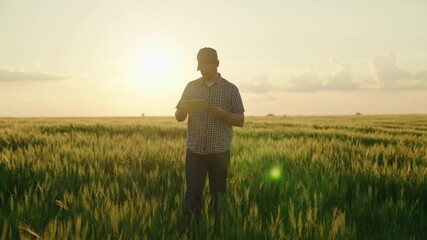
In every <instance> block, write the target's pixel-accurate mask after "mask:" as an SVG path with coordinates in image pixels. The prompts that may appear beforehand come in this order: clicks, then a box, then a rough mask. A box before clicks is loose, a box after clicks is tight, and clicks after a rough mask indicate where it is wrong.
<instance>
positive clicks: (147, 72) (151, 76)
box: [137, 46, 175, 90]
mask: <svg viewBox="0 0 427 240" xmlns="http://www.w3.org/2000/svg"><path fill="white" fill-rule="evenodd" d="M172 56H173V55H172V54H171V52H170V51H168V49H167V48H165V47H162V46H151V47H149V48H146V49H145V50H143V51H142V53H141V55H140V57H139V60H138V63H137V69H138V70H137V72H138V76H137V78H138V79H137V81H138V85H139V86H143V87H145V88H148V89H151V90H160V89H163V88H165V87H167V86H168V85H169V84H168V82H169V81H170V80H171V79H172V76H173V72H174V70H175V65H174V60H173V57H172Z"/></svg>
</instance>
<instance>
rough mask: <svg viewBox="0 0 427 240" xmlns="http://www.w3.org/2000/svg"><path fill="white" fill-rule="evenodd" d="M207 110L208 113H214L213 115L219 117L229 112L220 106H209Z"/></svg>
mask: <svg viewBox="0 0 427 240" xmlns="http://www.w3.org/2000/svg"><path fill="white" fill-rule="evenodd" d="M208 111H209V112H210V113H212V114H213V115H215V116H217V117H219V118H223V117H225V116H226V115H227V114H229V112H228V111H226V110H224V109H222V108H221V107H219V106H210V107H209V108H208Z"/></svg>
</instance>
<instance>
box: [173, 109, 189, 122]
mask: <svg viewBox="0 0 427 240" xmlns="http://www.w3.org/2000/svg"><path fill="white" fill-rule="evenodd" d="M187 115H188V111H187V110H186V109H183V108H178V109H177V110H176V111H175V118H176V120H177V121H178V122H183V121H185V119H186V118H187Z"/></svg>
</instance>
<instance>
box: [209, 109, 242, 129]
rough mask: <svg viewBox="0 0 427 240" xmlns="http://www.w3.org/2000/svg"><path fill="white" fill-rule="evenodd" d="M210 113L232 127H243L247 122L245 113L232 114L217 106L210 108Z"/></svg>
mask: <svg viewBox="0 0 427 240" xmlns="http://www.w3.org/2000/svg"><path fill="white" fill-rule="evenodd" d="M208 111H209V112H210V113H211V114H213V115H215V116H217V117H218V118H219V119H221V120H222V121H224V122H225V123H226V124H228V125H230V126H237V127H241V126H243V124H244V122H245V115H243V113H231V112H229V111H227V110H224V109H222V108H221V107H219V106H215V105H213V106H210V107H209V108H208Z"/></svg>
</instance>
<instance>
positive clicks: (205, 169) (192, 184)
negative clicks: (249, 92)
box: [175, 47, 245, 223]
mask: <svg viewBox="0 0 427 240" xmlns="http://www.w3.org/2000/svg"><path fill="white" fill-rule="evenodd" d="M197 61H198V65H197V70H198V71H200V72H201V74H202V77H201V78H199V79H196V80H194V81H191V82H189V83H188V84H187V86H186V87H185V89H184V92H183V94H182V97H181V101H180V102H179V103H178V105H177V106H176V109H177V110H176V112H175V118H176V120H177V121H178V122H182V121H184V120H185V119H186V118H187V115H188V123H187V128H188V129H187V152H186V157H185V181H186V192H185V199H184V207H183V213H184V215H185V218H186V221H187V223H189V221H190V220H191V218H192V216H195V217H196V219H197V218H198V216H200V212H201V209H202V194H203V190H204V186H205V181H206V175H208V176H209V189H210V195H211V197H212V200H213V205H214V209H215V211H216V210H217V204H218V203H217V201H218V197H219V195H223V194H224V193H225V190H226V180H227V172H228V166H229V165H230V148H231V140H232V136H233V128H232V127H233V126H239V127H241V126H243V123H244V118H245V116H244V111H245V109H244V108H243V103H242V98H241V96H240V93H239V89H238V88H237V87H236V86H235V85H234V84H232V83H230V82H229V81H227V80H226V79H224V78H223V77H222V76H221V74H220V73H218V66H219V60H218V55H217V52H216V50H215V49H213V48H206V47H205V48H202V49H200V50H199V52H198V54H197ZM191 100H194V101H191ZM194 104H197V106H196V105H194ZM204 104H205V105H204Z"/></svg>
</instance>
